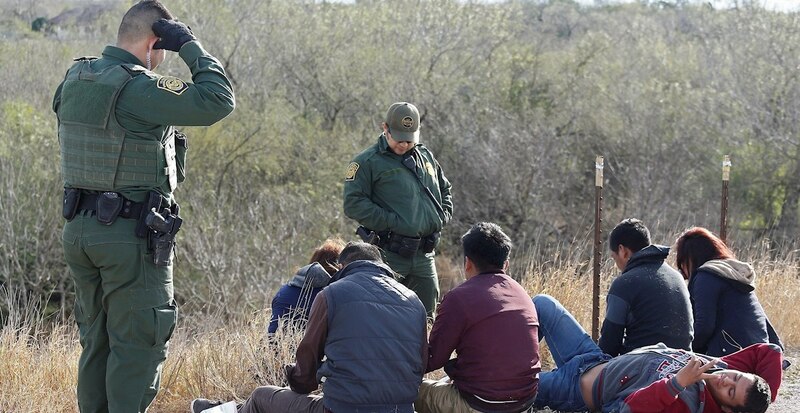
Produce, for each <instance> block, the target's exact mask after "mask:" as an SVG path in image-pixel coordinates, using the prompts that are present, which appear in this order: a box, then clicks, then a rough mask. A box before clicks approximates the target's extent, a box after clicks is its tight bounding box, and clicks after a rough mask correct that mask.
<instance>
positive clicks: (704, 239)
mask: <svg viewBox="0 0 800 413" xmlns="http://www.w3.org/2000/svg"><path fill="white" fill-rule="evenodd" d="M675 250H676V253H677V256H676V264H677V266H678V270H680V272H681V273H682V274H683V277H684V278H685V279H687V280H689V297H690V300H691V302H692V312H693V315H694V340H693V341H692V350H693V351H695V352H697V353H702V354H707V355H710V356H715V357H719V356H724V355H727V354H731V353H734V352H736V351H739V350H740V349H742V348H744V347H747V346H749V345H751V344H755V343H773V344H777V345H778V346H780V347H781V348H783V344H782V343H781V340H780V338H779V337H778V334H777V333H776V332H775V329H774V328H773V327H772V324H771V323H770V322H769V319H768V318H767V315H766V313H765V312H764V309H763V308H762V307H761V303H759V301H758V297H756V294H755V292H754V290H755V279H756V275H755V272H754V271H753V266H752V265H750V264H749V263H746V262H742V261H739V260H737V259H736V257H735V256H734V254H733V252H732V251H731V250H730V248H728V246H727V245H725V242H724V241H722V240H721V239H720V238H719V237H717V236H716V235H714V234H713V233H711V231H709V230H708V229H706V228H702V227H693V228H689V229H688V230H686V231H685V232H684V233H683V234H681V236H680V237H678V240H677V241H676V245H675Z"/></svg>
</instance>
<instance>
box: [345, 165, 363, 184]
mask: <svg viewBox="0 0 800 413" xmlns="http://www.w3.org/2000/svg"><path fill="white" fill-rule="evenodd" d="M358 168H359V165H358V163H357V162H350V165H347V173H346V174H345V175H344V180H345V181H353V180H355V179H356V172H358Z"/></svg>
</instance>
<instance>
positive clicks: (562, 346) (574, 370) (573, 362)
mask: <svg viewBox="0 0 800 413" xmlns="http://www.w3.org/2000/svg"><path fill="white" fill-rule="evenodd" d="M533 302H534V304H535V306H536V312H537V314H538V316H539V337H540V339H544V340H546V342H547V346H548V347H549V348H550V353H551V354H552V355H553V359H554V361H555V362H556V365H557V367H558V369H556V370H553V371H550V372H543V373H540V375H539V392H538V394H537V395H536V401H535V403H534V406H536V407H550V408H552V409H556V410H560V411H586V410H589V411H602V412H620V413H651V412H652V413H657V412H666V413H720V412H725V413H734V412H740V413H764V412H765V411H766V410H767V407H769V404H770V402H771V401H775V397H776V396H777V394H778V388H779V387H780V385H781V379H782V374H783V372H782V370H781V364H782V358H783V354H782V352H781V350H780V347H778V346H776V345H773V344H754V345H752V346H750V347H747V348H745V349H743V350H740V351H738V352H736V353H732V354H729V355H727V356H724V357H722V358H721V359H710V358H708V357H707V356H703V355H700V354H695V353H692V352H690V351H686V350H678V349H672V348H668V347H666V346H665V345H664V344H658V345H654V346H647V347H642V348H640V349H637V350H634V351H631V352H630V353H628V354H624V355H621V356H617V357H613V358H612V357H611V356H609V355H607V354H604V353H603V352H602V351H601V350H600V348H599V347H598V346H597V344H595V343H594V341H592V339H591V338H590V337H589V336H588V335H587V334H586V331H584V330H583V328H582V327H581V326H580V325H579V324H578V322H577V321H575V318H574V317H573V316H572V314H570V313H569V312H568V311H567V310H566V309H565V308H564V307H563V306H562V305H561V303H559V302H558V301H556V300H555V299H554V298H553V297H550V296H547V295H537V296H536V297H534V298H533Z"/></svg>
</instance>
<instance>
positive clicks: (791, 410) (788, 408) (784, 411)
mask: <svg viewBox="0 0 800 413" xmlns="http://www.w3.org/2000/svg"><path fill="white" fill-rule="evenodd" d="M786 358H787V359H788V360H789V361H790V362H791V363H792V366H791V367H789V370H787V371H786V372H785V374H784V377H783V383H782V384H781V389H780V391H779V393H778V399H777V400H775V403H773V404H772V405H771V406H770V407H769V409H768V410H767V413H800V349H793V350H789V351H788V352H787V356H786ZM538 413H552V410H549V409H545V410H539V411H538Z"/></svg>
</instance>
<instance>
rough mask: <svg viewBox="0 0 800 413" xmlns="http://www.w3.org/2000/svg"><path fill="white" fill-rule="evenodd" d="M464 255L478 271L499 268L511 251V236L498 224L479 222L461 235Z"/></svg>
mask: <svg viewBox="0 0 800 413" xmlns="http://www.w3.org/2000/svg"><path fill="white" fill-rule="evenodd" d="M461 245H462V246H463V248H464V255H465V256H467V257H469V259H470V261H472V263H473V264H475V267H476V269H477V270H478V271H480V272H484V271H489V270H499V269H502V268H503V265H504V264H505V262H506V261H507V260H508V255H509V254H510V253H511V247H513V244H512V243H511V238H509V237H508V235H506V234H505V233H504V232H503V230H502V229H500V226H498V225H497V224H494V223H491V222H479V223H477V224H475V225H473V226H472V228H470V229H469V231H467V232H466V233H465V234H464V235H463V236H462V237H461Z"/></svg>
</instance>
